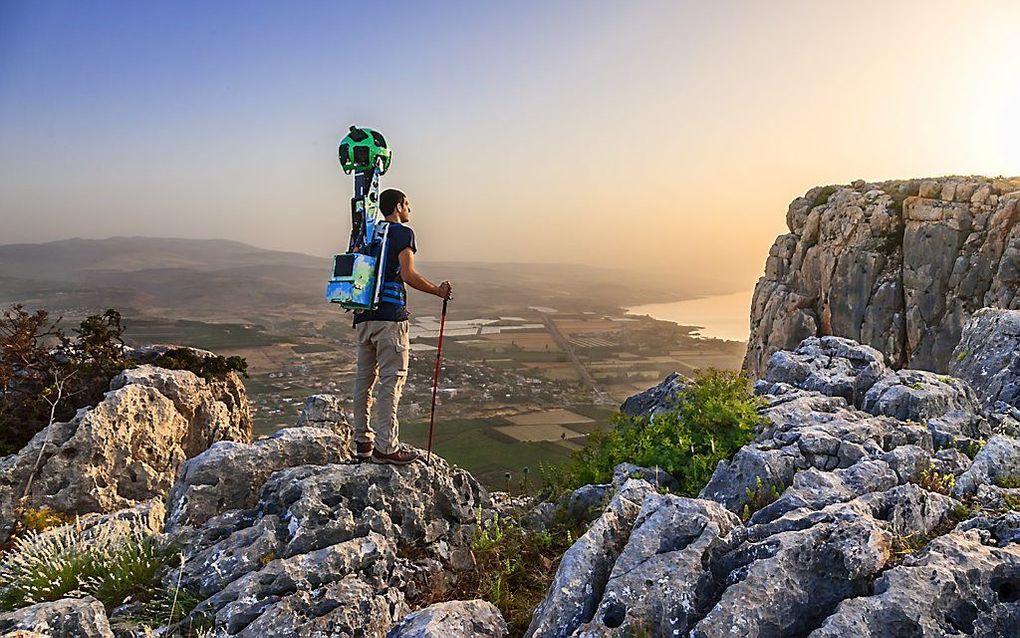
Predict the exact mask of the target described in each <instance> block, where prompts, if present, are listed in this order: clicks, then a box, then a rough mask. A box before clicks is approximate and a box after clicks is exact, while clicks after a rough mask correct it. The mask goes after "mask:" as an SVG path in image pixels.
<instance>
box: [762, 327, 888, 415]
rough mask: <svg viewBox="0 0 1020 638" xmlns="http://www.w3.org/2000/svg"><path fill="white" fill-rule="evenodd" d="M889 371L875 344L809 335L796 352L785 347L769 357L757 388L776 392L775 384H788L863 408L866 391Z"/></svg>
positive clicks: (766, 392) (765, 391) (764, 392)
mask: <svg viewBox="0 0 1020 638" xmlns="http://www.w3.org/2000/svg"><path fill="white" fill-rule="evenodd" d="M888 373H889V370H888V369H887V368H886V366H885V361H884V357H883V355H882V353H881V352H879V351H878V350H876V349H874V348H872V347H869V346H862V345H860V344H859V343H857V342H856V341H852V340H850V339H844V338H842V337H809V338H807V339H805V340H804V341H802V342H801V343H800V344H799V345H798V346H797V349H796V350H794V351H793V352H787V351H785V350H781V351H778V352H775V353H774V354H773V355H772V356H771V357H769V360H768V366H767V369H766V372H765V377H764V378H763V379H762V380H761V381H759V382H758V384H756V386H755V390H756V391H757V392H758V393H759V394H776V392H773V391H770V390H771V388H772V386H774V385H775V384H787V385H790V386H793V387H797V388H801V389H803V390H814V391H817V392H820V393H822V394H825V395H828V396H836V397H843V398H844V399H846V401H847V403H849V404H850V405H854V406H857V407H860V406H861V402H862V401H863V399H864V395H865V393H866V392H867V391H868V390H869V389H871V386H873V385H875V382H876V381H878V380H879V379H881V378H882V377H884V376H886V375H887V374H888Z"/></svg>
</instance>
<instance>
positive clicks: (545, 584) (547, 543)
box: [453, 512, 583, 636]
mask: <svg viewBox="0 0 1020 638" xmlns="http://www.w3.org/2000/svg"><path fill="white" fill-rule="evenodd" d="M518 518H519V517H518V516H517V515H511V516H509V517H500V516H499V515H496V516H495V517H493V519H492V520H490V521H487V522H485V523H483V522H482V521H481V519H480V518H479V521H478V527H477V531H476V533H475V537H474V540H473V541H472V544H471V552H472V554H473V556H474V559H475V566H474V569H472V570H471V571H470V572H469V573H468V574H467V575H465V576H463V577H461V580H460V582H458V584H457V591H455V592H454V594H453V595H454V596H455V597H456V598H482V599H484V600H487V601H489V602H490V603H492V604H493V605H495V606H496V607H497V608H499V610H500V612H501V613H502V614H503V617H504V618H505V619H506V621H507V624H508V625H509V628H510V635H511V636H520V635H523V634H524V632H525V630H527V628H528V624H529V623H530V622H531V615H532V613H533V612H534V610H535V608H536V607H538V605H539V603H541V602H542V600H543V599H545V596H546V594H547V593H548V590H549V585H550V584H551V583H552V579H553V577H554V576H555V574H556V569H557V567H558V565H559V561H560V558H562V556H563V552H565V551H566V550H567V549H568V548H569V547H570V546H571V545H573V543H574V541H575V540H576V539H577V537H578V536H579V535H580V534H581V533H583V529H581V527H582V524H581V522H580V521H575V520H572V519H569V517H567V516H565V515H564V514H563V513H562V512H561V513H560V515H558V516H556V517H554V519H553V522H551V523H550V524H549V525H548V526H547V528H546V529H545V530H538V531H536V530H532V529H530V528H528V527H525V526H523V525H521V524H520V522H519V521H518Z"/></svg>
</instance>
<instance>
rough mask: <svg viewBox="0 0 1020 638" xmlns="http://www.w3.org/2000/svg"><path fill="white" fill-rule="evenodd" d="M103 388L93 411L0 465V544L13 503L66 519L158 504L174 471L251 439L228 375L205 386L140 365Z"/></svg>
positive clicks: (47, 432) (240, 392)
mask: <svg viewBox="0 0 1020 638" xmlns="http://www.w3.org/2000/svg"><path fill="white" fill-rule="evenodd" d="M111 387H112V389H111V391H110V392H108V393H106V395H105V397H104V398H103V400H102V401H101V402H100V403H99V404H98V405H96V406H93V407H90V408H84V409H81V410H79V411H78V413H77V414H76V415H75V417H74V418H73V419H72V420H71V421H68V422H67V423H54V424H52V425H50V426H48V427H46V428H44V429H43V430H42V431H40V432H39V433H38V434H36V435H35V437H33V438H32V440H31V441H29V443H28V444H27V445H26V446H25V447H24V448H22V450H21V451H19V452H18V453H17V454H14V455H12V456H8V457H6V458H4V459H0V540H2V539H6V538H7V536H8V534H9V533H10V531H11V529H12V526H13V524H14V510H15V507H16V506H17V505H18V504H19V501H21V502H22V504H23V505H24V506H25V507H28V508H41V507H46V508H49V509H51V510H53V511H55V512H62V513H68V514H84V513H88V512H112V511H115V510H118V509H122V508H126V507H131V506H132V505H134V504H136V503H138V502H140V501H144V500H146V499H150V498H153V497H160V498H162V497H164V496H165V495H166V493H167V491H168V490H169V489H170V486H171V485H172V484H173V482H174V479H175V478H176V476H177V469H178V467H179V466H180V465H181V463H183V462H184V460H185V459H187V458H188V456H189V455H194V454H198V453H199V452H201V451H202V450H204V449H205V447H207V446H208V445H209V443H211V442H212V441H215V440H219V439H221V438H224V437H228V438H236V439H238V440H242V441H246V440H250V438H251V430H250V426H251V421H250V408H249V406H248V400H247V397H246V395H245V394H244V386H243V385H242V384H241V382H240V380H239V379H237V378H236V375H234V374H231V375H228V376H227V378H226V379H225V380H223V381H219V382H212V383H210V382H207V381H205V380H203V379H201V378H199V377H197V376H195V375H194V374H192V373H190V372H186V371H174V370H164V369H162V368H155V367H153V366H149V365H144V366H141V367H139V368H134V369H131V370H127V371H126V372H124V373H123V374H121V375H120V376H118V377H116V378H115V379H114V380H113V382H112V384H111ZM23 497H24V498H23Z"/></svg>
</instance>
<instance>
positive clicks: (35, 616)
mask: <svg viewBox="0 0 1020 638" xmlns="http://www.w3.org/2000/svg"><path fill="white" fill-rule="evenodd" d="M14 632H28V633H29V635H33V634H34V635H42V636H61V637H67V638H113V631H112V630H111V629H110V621H109V620H108V619H107V618H106V610H104V609H103V604H102V603H100V602H99V601H98V600H96V599H95V598H92V597H91V596H86V597H84V598H62V599H60V600H56V601H53V602H50V603H38V604H36V605H32V606H30V607H24V608H22V609H18V610H17V611H12V612H9V613H6V614H2V615H0V633H2V634H4V635H9V634H10V633H14ZM15 635H17V634H15ZM22 635H24V634H22Z"/></svg>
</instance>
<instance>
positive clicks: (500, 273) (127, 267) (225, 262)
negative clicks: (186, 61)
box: [0, 237, 729, 323]
mask: <svg viewBox="0 0 1020 638" xmlns="http://www.w3.org/2000/svg"><path fill="white" fill-rule="evenodd" d="M419 265H420V268H421V269H422V271H423V272H425V273H426V274H427V275H428V276H430V277H432V278H434V279H437V280H438V279H450V280H452V281H454V282H455V284H456V303H455V304H454V305H453V306H452V308H454V309H456V311H457V312H458V313H468V312H476V311H478V310H481V309H486V310H488V311H492V310H493V309H500V308H505V309H506V310H508V311H509V310H511V309H513V308H521V307H527V306H529V305H543V306H550V305H551V306H553V307H559V306H561V305H564V304H566V307H565V309H569V310H579V309H584V310H606V309H611V308H613V307H617V306H621V305H634V304H640V303H649V302H655V301H673V300H677V299H682V298H687V297H692V296H696V295H701V294H718V293H723V292H729V291H728V290H725V289H721V287H720V286H718V285H716V286H713V285H712V283H711V282H708V283H705V282H702V283H701V284H699V285H694V284H691V283H689V282H684V281H678V280H677V278H676V276H673V275H670V276H665V275H661V276H650V275H642V274H637V273H633V272H627V271H623V270H614V269H609V268H593V267H589V266H580V265H570V264H505V263H474V262H428V261H424V260H423V261H420V262H419ZM328 269H329V260H328V259H326V258H323V257H315V256H312V255H306V254H302V253H296V252H285V251H277V250H267V249H264V248H257V247H255V246H250V245H248V244H244V243H241V242H236V241H228V240H222V239H168V238H152V237H111V238H109V239H67V240H61V241H54V242H49V243H43V244H7V245H0V303H2V304H9V303H14V302H19V303H24V304H26V305H28V306H38V307H45V308H48V309H51V310H54V311H59V312H63V313H66V314H69V315H72V316H73V315H77V314H83V313H86V312H91V311H95V310H98V309H101V308H105V307H116V308H120V309H122V310H123V311H124V312H125V314H133V315H138V316H159V317H175V318H189V319H203V320H238V319H243V320H248V321H265V320H266V319H267V318H269V319H273V318H275V319H283V318H288V317H294V318H297V317H303V318H315V317H325V318H328V317H332V316H335V313H336V312H337V308H336V307H331V306H330V305H329V304H326V303H325V302H324V301H323V298H322V294H323V288H324V284H325V280H326V274H327V273H328ZM424 297H427V296H425V295H419V293H417V292H415V291H412V293H411V301H410V303H411V304H412V307H414V308H415V309H416V310H417V311H418V313H419V314H430V313H431V312H433V311H434V309H431V308H430V305H431V304H434V302H435V299H434V298H432V299H427V300H426V299H424ZM328 313H334V314H328ZM270 323H271V322H270Z"/></svg>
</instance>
